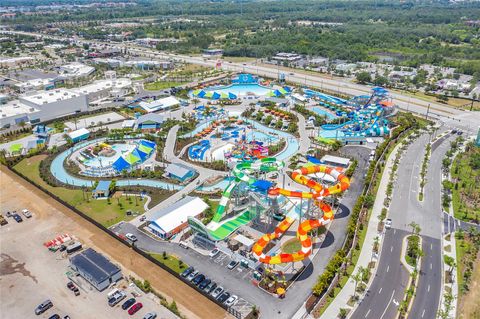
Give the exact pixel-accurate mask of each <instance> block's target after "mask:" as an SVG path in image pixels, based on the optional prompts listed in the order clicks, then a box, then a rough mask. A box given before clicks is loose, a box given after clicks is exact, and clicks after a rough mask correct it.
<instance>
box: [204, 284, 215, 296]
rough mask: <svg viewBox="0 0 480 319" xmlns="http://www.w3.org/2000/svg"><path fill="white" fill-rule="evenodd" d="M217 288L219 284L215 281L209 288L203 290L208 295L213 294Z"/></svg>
mask: <svg viewBox="0 0 480 319" xmlns="http://www.w3.org/2000/svg"><path fill="white" fill-rule="evenodd" d="M215 288H217V284H216V282H215V281H211V282H210V283H209V284H208V285H207V287H205V288H204V289H203V291H205V292H206V293H207V294H209V293H211V292H212V291H213V290H214V289H215Z"/></svg>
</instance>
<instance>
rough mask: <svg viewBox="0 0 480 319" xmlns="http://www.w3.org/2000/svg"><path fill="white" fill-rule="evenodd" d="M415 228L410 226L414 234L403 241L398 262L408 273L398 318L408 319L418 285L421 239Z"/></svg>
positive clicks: (421, 253)
mask: <svg viewBox="0 0 480 319" xmlns="http://www.w3.org/2000/svg"><path fill="white" fill-rule="evenodd" d="M417 227H418V225H417ZM417 227H416V226H414V225H412V228H414V232H413V233H412V234H411V235H408V236H406V237H405V238H404V239H403V245H402V254H401V256H400V260H401V262H402V264H403V265H404V266H405V268H406V269H407V270H408V272H409V273H410V279H409V281H408V285H407V288H406V289H405V297H404V299H403V300H402V302H400V305H399V306H398V318H400V319H403V318H408V313H409V312H410V309H411V308H412V305H413V303H412V301H413V297H414V296H415V289H416V288H417V285H418V269H420V263H421V256H422V255H423V252H422V237H420V236H419V235H418V232H417V230H419V228H417Z"/></svg>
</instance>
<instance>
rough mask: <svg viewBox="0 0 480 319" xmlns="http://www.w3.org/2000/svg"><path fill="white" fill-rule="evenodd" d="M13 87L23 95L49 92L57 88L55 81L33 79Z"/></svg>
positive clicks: (50, 79) (51, 79)
mask: <svg viewBox="0 0 480 319" xmlns="http://www.w3.org/2000/svg"><path fill="white" fill-rule="evenodd" d="M13 86H14V87H15V88H16V89H17V90H18V91H20V92H21V93H25V92H29V91H36V90H49V89H53V88H55V79H53V78H46V79H32V80H28V81H25V82H17V83H15V84H14V85H13Z"/></svg>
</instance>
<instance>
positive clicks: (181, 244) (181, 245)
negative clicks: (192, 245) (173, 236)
mask: <svg viewBox="0 0 480 319" xmlns="http://www.w3.org/2000/svg"><path fill="white" fill-rule="evenodd" d="M180 247H182V248H185V249H188V246H187V245H185V244H183V243H180Z"/></svg>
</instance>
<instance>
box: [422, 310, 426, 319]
mask: <svg viewBox="0 0 480 319" xmlns="http://www.w3.org/2000/svg"><path fill="white" fill-rule="evenodd" d="M423 316H425V309H423V311H422V318H423Z"/></svg>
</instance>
